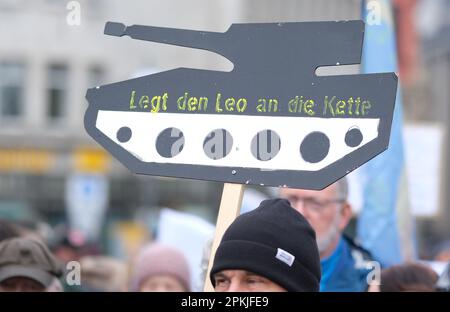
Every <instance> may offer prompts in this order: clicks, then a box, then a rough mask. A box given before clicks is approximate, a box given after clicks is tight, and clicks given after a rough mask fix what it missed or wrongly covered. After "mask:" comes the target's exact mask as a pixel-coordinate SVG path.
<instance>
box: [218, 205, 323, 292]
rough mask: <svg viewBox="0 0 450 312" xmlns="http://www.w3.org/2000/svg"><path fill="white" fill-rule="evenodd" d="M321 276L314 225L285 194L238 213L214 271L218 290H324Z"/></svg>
mask: <svg viewBox="0 0 450 312" xmlns="http://www.w3.org/2000/svg"><path fill="white" fill-rule="evenodd" d="M320 277H321V273H320V258H319V251H318V249H317V244H316V237H315V233H314V230H313V229H312V228H311V226H310V225H309V223H308V222H307V221H306V219H305V218H304V217H303V216H302V215H301V214H300V213H299V212H298V211H296V210H295V209H294V208H292V207H291V205H290V204H289V202H288V201H287V200H285V199H269V200H265V201H263V202H261V204H260V205H259V207H258V208H256V209H255V210H253V211H250V212H248V213H245V214H242V215H240V216H239V217H238V218H236V220H234V222H233V223H232V224H231V225H230V226H229V227H228V229H227V230H226V231H225V234H224V235H223V238H222V241H221V242H220V245H219V247H218V248H217V251H216V255H215V258H214V264H213V267H212V269H211V273H210V279H211V283H212V284H213V286H214V288H215V290H216V291H319V283H320Z"/></svg>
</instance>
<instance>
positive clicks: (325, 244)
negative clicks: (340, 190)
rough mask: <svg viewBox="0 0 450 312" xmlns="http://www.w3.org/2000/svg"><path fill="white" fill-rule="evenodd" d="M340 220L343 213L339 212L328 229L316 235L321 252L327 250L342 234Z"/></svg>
mask: <svg viewBox="0 0 450 312" xmlns="http://www.w3.org/2000/svg"><path fill="white" fill-rule="evenodd" d="M340 222H341V215H340V213H339V212H338V213H337V214H336V217H335V219H334V220H333V223H332V224H331V226H330V228H329V229H328V231H327V232H326V233H324V234H322V235H320V236H317V237H316V240H317V247H318V249H319V254H322V253H324V252H325V251H327V250H328V248H329V247H330V245H331V243H333V242H334V241H335V240H336V238H337V237H338V236H339V235H341V232H340V231H339V223H340Z"/></svg>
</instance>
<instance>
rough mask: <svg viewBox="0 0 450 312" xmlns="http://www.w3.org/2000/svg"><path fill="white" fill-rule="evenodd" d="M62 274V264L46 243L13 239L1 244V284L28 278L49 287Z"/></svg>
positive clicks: (26, 239)
mask: <svg viewBox="0 0 450 312" xmlns="http://www.w3.org/2000/svg"><path fill="white" fill-rule="evenodd" d="M62 274H63V267H62V264H61V263H60V262H59V261H58V260H57V259H56V258H55V257H54V256H53V254H52V253H51V252H50V250H49V249H48V248H47V246H45V244H44V243H42V242H40V241H38V240H34V239H29V238H11V239H7V240H4V241H2V242H1V243H0V282H2V281H4V280H6V279H8V278H12V277H27V278H30V279H32V280H35V281H36V282H38V283H40V284H42V285H43V286H44V287H47V286H49V285H50V284H51V282H52V280H53V279H54V278H55V277H56V278H59V277H61V275H62Z"/></svg>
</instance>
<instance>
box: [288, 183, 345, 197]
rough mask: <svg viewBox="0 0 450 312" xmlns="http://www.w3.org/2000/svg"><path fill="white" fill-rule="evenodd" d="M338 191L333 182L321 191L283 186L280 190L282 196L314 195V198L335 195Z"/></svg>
mask: <svg viewBox="0 0 450 312" xmlns="http://www.w3.org/2000/svg"><path fill="white" fill-rule="evenodd" d="M336 192H337V186H336V184H332V185H330V186H328V187H327V188H324V189H323V190H320V191H315V190H304V189H292V188H282V189H281V190H280V194H281V195H282V196H298V197H312V198H329V197H333V196H335V195H336Z"/></svg>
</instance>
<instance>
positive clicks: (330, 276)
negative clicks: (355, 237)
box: [320, 236, 373, 292]
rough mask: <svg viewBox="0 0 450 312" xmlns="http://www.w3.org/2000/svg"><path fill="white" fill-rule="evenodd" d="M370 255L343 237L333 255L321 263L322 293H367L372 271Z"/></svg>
mask: <svg viewBox="0 0 450 312" xmlns="http://www.w3.org/2000/svg"><path fill="white" fill-rule="evenodd" d="M369 261H373V260H372V257H371V255H370V253H369V252H368V251H366V250H364V249H363V248H362V247H360V246H358V245H356V244H355V243H354V242H353V241H352V240H351V239H350V238H348V237H346V236H342V238H341V240H340V242H339V244H338V246H337V247H336V250H335V251H334V252H333V254H332V255H331V256H330V257H328V258H326V259H323V260H321V261H320V263H321V266H322V279H321V281H320V291H352V292H354V291H366V290H367V288H368V283H367V275H368V274H369V273H370V271H371V270H372V267H371V266H370V265H369V266H368V265H367V264H368V262H369Z"/></svg>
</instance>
